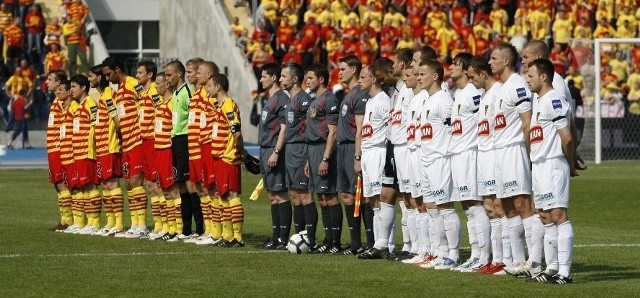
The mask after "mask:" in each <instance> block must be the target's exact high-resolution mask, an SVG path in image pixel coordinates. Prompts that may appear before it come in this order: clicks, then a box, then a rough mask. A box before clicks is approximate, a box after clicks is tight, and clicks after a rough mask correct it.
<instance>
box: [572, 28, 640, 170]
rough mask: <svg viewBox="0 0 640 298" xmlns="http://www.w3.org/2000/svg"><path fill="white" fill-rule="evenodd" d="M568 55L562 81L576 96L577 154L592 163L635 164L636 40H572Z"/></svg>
mask: <svg viewBox="0 0 640 298" xmlns="http://www.w3.org/2000/svg"><path fill="white" fill-rule="evenodd" d="M569 52H570V53H571V58H570V60H571V66H570V67H569V68H571V69H570V70H569V71H568V73H567V76H566V78H567V81H568V80H570V79H571V80H573V81H574V85H575V86H576V87H577V88H578V89H579V92H580V95H581V97H582V104H579V105H578V106H577V107H576V124H577V126H578V130H579V132H578V134H579V137H581V140H580V145H579V147H578V154H579V155H580V156H581V157H582V158H583V159H584V160H588V161H594V162H595V163H596V164H599V163H601V162H602V161H613V160H640V38H627V39H613V38H607V39H599V38H597V39H589V40H584V39H581V40H578V39H574V40H572V41H571V43H570V51H569Z"/></svg>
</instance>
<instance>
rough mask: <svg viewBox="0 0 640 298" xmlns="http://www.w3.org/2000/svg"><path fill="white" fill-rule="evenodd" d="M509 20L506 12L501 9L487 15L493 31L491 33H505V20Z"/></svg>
mask: <svg viewBox="0 0 640 298" xmlns="http://www.w3.org/2000/svg"><path fill="white" fill-rule="evenodd" d="M508 18H509V16H508V15H507V12H506V11H505V10H504V9H502V8H499V9H496V10H492V11H491V13H489V19H490V20H491V28H492V29H493V31H496V32H499V33H504V32H506V31H507V28H506V24H507V23H506V20H507V19H508Z"/></svg>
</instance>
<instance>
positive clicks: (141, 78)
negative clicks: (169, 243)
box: [135, 60, 166, 239]
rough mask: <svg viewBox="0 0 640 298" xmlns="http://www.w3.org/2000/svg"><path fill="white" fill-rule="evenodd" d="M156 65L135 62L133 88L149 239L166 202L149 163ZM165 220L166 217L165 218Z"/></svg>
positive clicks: (156, 99) (154, 233) (156, 97)
mask: <svg viewBox="0 0 640 298" xmlns="http://www.w3.org/2000/svg"><path fill="white" fill-rule="evenodd" d="M157 73H158V67H157V66H156V64H155V63H153V62H151V61H148V60H143V61H140V62H138V64H136V79H137V80H138V85H136V86H135V90H136V92H137V93H138V98H139V100H138V120H139V121H140V137H141V138H142V152H143V154H142V156H143V158H144V162H143V165H144V167H143V173H144V180H145V185H146V186H147V191H148V192H149V197H150V199H151V213H152V214H153V221H154V228H153V231H152V232H151V233H149V235H148V236H149V238H150V239H155V238H157V236H158V235H159V234H160V232H161V231H162V225H163V223H162V216H161V214H160V205H161V204H166V199H165V197H164V196H163V195H162V189H161V188H160V187H159V186H158V185H157V183H155V182H154V181H155V180H156V175H155V174H154V173H153V171H152V168H151V164H152V162H153V159H154V158H155V156H154V153H155V149H154V143H155V142H154V121H155V109H156V106H157V105H158V104H159V103H160V95H159V94H158V91H157V90H156V83H155V80H156V74H157ZM165 221H166V219H165Z"/></svg>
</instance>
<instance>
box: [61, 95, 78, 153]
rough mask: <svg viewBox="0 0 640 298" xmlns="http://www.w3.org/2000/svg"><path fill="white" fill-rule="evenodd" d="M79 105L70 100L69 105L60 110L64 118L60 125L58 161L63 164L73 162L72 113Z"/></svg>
mask: <svg viewBox="0 0 640 298" xmlns="http://www.w3.org/2000/svg"><path fill="white" fill-rule="evenodd" d="M79 107H80V105H79V104H78V103H77V102H76V101H74V100H71V103H70V104H69V106H68V107H67V108H66V109H64V108H63V110H62V112H63V115H64V118H63V120H62V124H61V125H60V161H61V163H62V164H63V165H69V164H72V163H73V115H74V114H75V113H76V111H77V110H78V108H79Z"/></svg>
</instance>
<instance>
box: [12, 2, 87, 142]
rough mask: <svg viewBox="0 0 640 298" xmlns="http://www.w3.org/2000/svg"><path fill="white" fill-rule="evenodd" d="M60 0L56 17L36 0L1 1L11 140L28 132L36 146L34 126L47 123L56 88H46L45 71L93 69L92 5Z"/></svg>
mask: <svg viewBox="0 0 640 298" xmlns="http://www.w3.org/2000/svg"><path fill="white" fill-rule="evenodd" d="M59 2H60V11H59V13H60V16H61V17H60V18H52V19H50V20H45V16H44V15H43V13H42V6H41V4H39V3H36V2H35V1H34V0H3V1H2V2H0V33H1V34H0V44H1V45H2V50H1V51H0V55H1V56H2V59H0V86H2V87H3V90H2V92H0V118H1V120H0V121H1V122H0V127H2V128H4V130H5V132H8V133H9V136H8V137H7V138H10V139H15V137H16V136H18V135H19V134H22V147H24V148H31V145H30V144H29V137H28V127H29V126H31V127H32V128H38V129H42V128H44V127H45V125H46V119H47V116H48V110H49V102H50V97H51V95H52V93H51V92H48V90H46V84H45V77H46V76H45V74H46V73H48V72H50V71H53V70H65V71H67V72H68V73H69V74H70V75H73V74H76V73H78V72H80V73H83V72H86V71H87V69H86V67H87V54H86V52H87V43H86V36H85V33H84V31H85V25H84V24H85V20H86V18H87V16H88V14H89V9H88V7H87V5H86V4H84V2H83V1H82V0H61V1H59ZM63 44H64V46H65V47H66V54H65V53H64V52H62V49H63V47H62V45H63ZM76 61H80V63H79V64H78V63H76ZM10 145H12V146H13V143H10ZM12 146H9V147H10V148H11V147H12Z"/></svg>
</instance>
